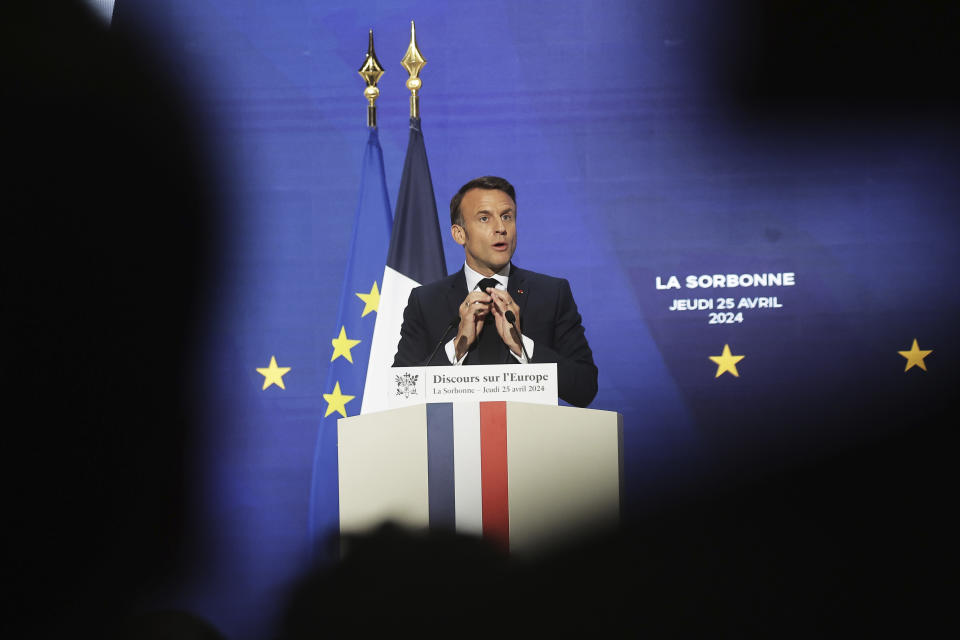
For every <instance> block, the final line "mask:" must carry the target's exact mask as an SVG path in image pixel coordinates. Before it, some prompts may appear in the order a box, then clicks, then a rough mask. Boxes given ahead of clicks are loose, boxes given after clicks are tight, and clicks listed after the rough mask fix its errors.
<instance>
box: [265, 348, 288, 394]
mask: <svg viewBox="0 0 960 640" xmlns="http://www.w3.org/2000/svg"><path fill="white" fill-rule="evenodd" d="M288 371H290V367H278V366H277V358H276V357H275V356H270V366H269V367H257V373H259V374H260V375H262V376H263V388H264V389H266V388H267V387H269V386H270V385H272V384H275V385H277V386H278V387H280V388H281V389H286V387H285V386H283V376H284V374H285V373H287V372H288Z"/></svg>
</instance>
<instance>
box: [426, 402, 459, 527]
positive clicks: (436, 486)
mask: <svg viewBox="0 0 960 640" xmlns="http://www.w3.org/2000/svg"><path fill="white" fill-rule="evenodd" d="M427 490H428V492H429V493H428V495H429V513H430V529H431V530H434V531H436V530H447V531H453V530H455V528H456V498H455V485H454V458H453V404H451V403H449V402H441V403H430V404H428V405H427Z"/></svg>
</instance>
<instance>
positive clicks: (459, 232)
mask: <svg viewBox="0 0 960 640" xmlns="http://www.w3.org/2000/svg"><path fill="white" fill-rule="evenodd" d="M450 235H452V236H453V241H454V242H456V243H457V244H458V245H460V246H461V247H462V246H463V245H465V244H467V230H466V229H464V228H463V227H461V226H460V225H458V224H455V225H453V226H452V227H450Z"/></svg>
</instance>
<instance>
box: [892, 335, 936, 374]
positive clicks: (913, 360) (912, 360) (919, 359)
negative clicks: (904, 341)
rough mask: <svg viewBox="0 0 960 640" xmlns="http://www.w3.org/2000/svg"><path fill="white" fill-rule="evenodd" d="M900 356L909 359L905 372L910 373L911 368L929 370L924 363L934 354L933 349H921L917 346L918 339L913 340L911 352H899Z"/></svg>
mask: <svg viewBox="0 0 960 640" xmlns="http://www.w3.org/2000/svg"><path fill="white" fill-rule="evenodd" d="M897 353H899V354H900V355H902V356H903V357H904V358H906V359H907V367H906V369H904V371H910V367H912V366H918V367H920V368H921V369H923V370H924V371H926V370H927V365H925V364H924V363H923V359H924V358H926V357H927V356H928V355H930V354H931V353H933V349H921V348H920V347H918V346H917V339H916V338H914V339H913V346H912V347H910V351H897Z"/></svg>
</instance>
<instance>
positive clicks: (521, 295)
mask: <svg viewBox="0 0 960 640" xmlns="http://www.w3.org/2000/svg"><path fill="white" fill-rule="evenodd" d="M509 284H510V286H508V287H507V290H508V291H509V292H510V297H511V298H513V301H514V302H516V303H517V306H518V307H520V325H521V326H520V328H521V329H522V328H523V313H524V311H526V310H527V296H528V294H529V292H528V291H527V285H528V283H527V272H526V271H524V270H523V269H518V268H517V267H515V266H514V267H512V268H511V269H510V283H509Z"/></svg>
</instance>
